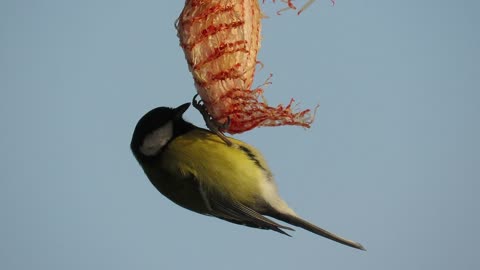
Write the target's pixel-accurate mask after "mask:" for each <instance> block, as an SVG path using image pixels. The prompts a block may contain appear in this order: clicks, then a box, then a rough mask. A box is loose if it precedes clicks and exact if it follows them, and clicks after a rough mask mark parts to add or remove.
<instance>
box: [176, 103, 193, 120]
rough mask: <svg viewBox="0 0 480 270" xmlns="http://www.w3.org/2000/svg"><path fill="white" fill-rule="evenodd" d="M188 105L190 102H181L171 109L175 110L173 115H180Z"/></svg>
mask: <svg viewBox="0 0 480 270" xmlns="http://www.w3.org/2000/svg"><path fill="white" fill-rule="evenodd" d="M188 107H190V102H187V103H185V104H182V105H180V106H178V107H177V108H175V109H173V111H174V112H175V116H176V117H182V115H183V113H184V112H185V111H186V110H187V109H188Z"/></svg>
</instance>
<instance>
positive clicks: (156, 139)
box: [140, 121, 173, 156]
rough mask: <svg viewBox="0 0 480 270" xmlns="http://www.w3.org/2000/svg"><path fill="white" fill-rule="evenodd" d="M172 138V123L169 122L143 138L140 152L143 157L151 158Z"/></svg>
mask: <svg viewBox="0 0 480 270" xmlns="http://www.w3.org/2000/svg"><path fill="white" fill-rule="evenodd" d="M172 136H173V124H172V121H169V122H168V123H166V124H165V125H163V126H161V127H160V128H158V129H155V130H154V131H152V132H151V133H150V134H148V135H147V136H145V139H144V140H143V143H142V145H140V152H141V153H142V154H143V155H145V156H153V155H155V154H157V153H158V152H159V151H160V150H161V149H162V148H163V147H164V146H165V145H166V144H167V143H168V142H169V141H170V139H172Z"/></svg>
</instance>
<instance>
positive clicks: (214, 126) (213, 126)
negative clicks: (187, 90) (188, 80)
mask: <svg viewBox="0 0 480 270" xmlns="http://www.w3.org/2000/svg"><path fill="white" fill-rule="evenodd" d="M197 97H198V94H195V95H194V96H193V99H192V106H193V107H194V108H195V109H197V110H198V111H199V112H200V114H201V115H202V116H203V120H205V124H206V125H207V127H208V129H210V131H212V132H213V133H215V134H217V136H218V137H220V139H222V140H223V141H224V142H225V143H226V144H227V145H228V146H232V142H231V141H230V140H229V139H228V138H227V136H225V134H223V133H222V132H221V131H220V130H227V129H228V127H229V126H230V122H231V121H230V117H227V121H226V122H225V123H223V124H219V123H217V122H216V121H215V120H213V118H212V117H211V116H210V114H209V113H208V111H207V109H206V107H205V103H204V102H203V100H201V99H200V101H197Z"/></svg>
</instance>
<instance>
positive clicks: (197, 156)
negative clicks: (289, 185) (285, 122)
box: [130, 103, 365, 250]
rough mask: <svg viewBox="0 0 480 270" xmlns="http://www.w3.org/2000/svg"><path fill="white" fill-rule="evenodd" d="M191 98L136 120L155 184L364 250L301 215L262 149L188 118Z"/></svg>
mask: <svg viewBox="0 0 480 270" xmlns="http://www.w3.org/2000/svg"><path fill="white" fill-rule="evenodd" d="M189 106H190V103H185V104H183V105H181V106H179V107H177V108H167V107H159V108H155V109H153V110H151V111H149V112H148V113H147V114H145V115H144V116H143V117H142V118H141V119H140V120H139V121H138V123H137V125H136V127H135V130H134V132H133V136H132V141H131V144H130V147H131V150H132V152H133V155H134V156H135V158H136V159H137V161H138V162H139V163H140V165H141V167H142V168H143V170H144V172H145V174H146V175H147V177H148V179H150V181H151V182H152V184H153V185H154V186H155V187H156V188H157V189H158V191H160V192H161V193H162V194H163V195H165V196H166V197H167V198H168V199H170V200H171V201H173V202H174V203H176V204H178V205H180V206H182V207H184V208H186V209H189V210H191V211H194V212H197V213H200V214H204V215H208V216H214V217H217V218H220V219H223V220H226V221H229V222H232V223H236V224H241V225H246V226H249V227H254V228H260V229H267V230H273V231H276V232H279V233H282V234H285V235H288V236H289V234H287V233H286V232H285V230H292V231H293V229H292V228H290V227H286V226H283V225H280V224H278V223H277V222H275V221H273V220H271V219H269V218H267V217H265V216H269V217H272V218H275V219H277V220H281V221H284V222H286V223H289V224H291V225H294V226H298V227H301V228H303V229H305V230H308V231H310V232H313V233H315V234H318V235H321V236H323V237H326V238H329V239H331V240H333V241H337V242H339V243H342V244H344V245H347V246H350V247H353V248H357V249H361V250H365V249H364V247H363V246H362V245H361V244H360V243H357V242H354V241H351V240H348V239H345V238H343V237H340V236H337V235H335V234H333V233H330V232H328V231H326V230H324V229H322V228H319V227H317V226H315V225H314V224H312V223H310V222H308V221H306V220H303V219H302V218H300V217H299V216H298V215H297V214H296V213H295V212H294V211H293V210H292V209H291V208H290V207H289V206H288V205H287V203H286V202H285V201H284V200H282V198H280V196H279V195H278V192H277V186H276V184H275V182H274V179H273V176H272V173H271V171H270V169H269V168H268V166H267V163H266V161H265V159H264V158H263V156H262V154H261V153H260V152H259V151H258V150H257V149H255V148H254V147H252V146H251V145H248V144H246V143H244V142H242V141H239V140H236V139H234V138H231V137H229V138H228V140H229V141H230V142H231V144H230V145H228V144H226V143H225V142H224V141H223V140H222V139H221V138H220V137H219V136H217V135H216V134H214V133H212V132H211V131H209V130H206V129H202V128H199V127H197V126H195V125H193V124H191V123H189V122H187V121H185V120H184V119H183V117H182V116H183V113H184V112H185V111H186V110H187V109H188V107H189Z"/></svg>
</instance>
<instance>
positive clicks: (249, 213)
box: [202, 189, 293, 236]
mask: <svg viewBox="0 0 480 270" xmlns="http://www.w3.org/2000/svg"><path fill="white" fill-rule="evenodd" d="M202 194H203V197H204V200H205V201H206V203H207V205H208V207H209V208H210V210H211V212H210V214H211V215H212V216H215V217H217V218H220V219H223V220H226V221H229V222H232V223H235V224H240V225H245V226H249V227H254V228H259V229H266V230H272V231H276V232H279V233H281V234H285V235H288V236H290V235H289V234H288V233H286V232H284V231H283V230H282V229H285V230H291V231H293V229H292V228H290V227H286V226H283V225H280V224H278V223H276V222H275V221H273V220H271V219H268V218H267V217H264V216H262V215H261V214H259V213H258V212H257V211H255V210H253V209H251V208H250V207H248V206H246V205H244V204H242V203H240V202H238V201H233V200H230V199H226V198H224V197H223V196H222V195H220V194H218V193H215V192H208V194H207V193H206V192H204V191H203V189H202Z"/></svg>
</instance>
